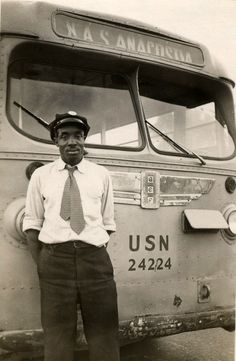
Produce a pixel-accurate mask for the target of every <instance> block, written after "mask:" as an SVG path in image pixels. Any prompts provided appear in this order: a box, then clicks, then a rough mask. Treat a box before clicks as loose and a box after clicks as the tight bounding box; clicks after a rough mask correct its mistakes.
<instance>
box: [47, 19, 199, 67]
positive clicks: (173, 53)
mask: <svg viewBox="0 0 236 361" xmlns="http://www.w3.org/2000/svg"><path fill="white" fill-rule="evenodd" d="M53 30H54V31H55V33H56V34H57V35H59V36H61V37H64V38H69V39H74V40H76V41H80V42H82V43H83V44H85V45H86V44H90V46H93V45H94V46H97V47H99V48H106V49H109V50H113V51H119V52H121V53H125V54H129V55H131V54H132V55H136V56H142V57H145V58H146V57H148V58H150V57H151V58H156V59H157V58H158V59H165V60H169V61H175V62H180V63H186V64H191V65H197V66H203V65H204V59H203V54H202V51H201V49H200V48H198V47H196V46H193V45H189V44H184V43H181V42H178V41H175V40H172V39H167V38H164V37H161V36H159V35H149V34H145V33H143V32H139V31H136V30H134V31H131V30H127V29H125V28H123V27H118V26H116V25H110V24H107V23H105V22H96V21H90V20H88V19H86V20H85V19H82V18H79V17H75V16H69V15H66V14H63V13H57V14H56V15H55V17H54V22H53Z"/></svg>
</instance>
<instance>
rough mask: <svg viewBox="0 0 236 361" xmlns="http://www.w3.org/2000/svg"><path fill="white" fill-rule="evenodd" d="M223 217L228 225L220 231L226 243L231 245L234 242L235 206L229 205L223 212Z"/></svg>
mask: <svg viewBox="0 0 236 361" xmlns="http://www.w3.org/2000/svg"><path fill="white" fill-rule="evenodd" d="M223 215H224V217H225V219H226V221H227V223H228V225H229V228H228V229H225V230H222V234H223V236H224V239H225V240H226V242H228V243H233V242H234V241H235V240H236V205H235V204H229V205H228V206H227V207H226V208H225V209H224V210H223Z"/></svg>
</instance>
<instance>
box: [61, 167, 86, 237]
mask: <svg viewBox="0 0 236 361" xmlns="http://www.w3.org/2000/svg"><path fill="white" fill-rule="evenodd" d="M66 169H67V170H68V172H69V177H68V178H67V180H66V183H65V187H64V191H63V195H62V202H61V211H60V216H61V217H62V218H63V219H64V220H65V221H67V220H70V226H71V228H72V229H73V231H74V232H76V233H77V234H80V233H81V232H82V230H83V229H84V227H85V220H84V213H83V208H82V203H81V197H80V191H79V188H78V185H77V182H76V179H75V177H74V171H75V170H76V169H77V166H75V167H70V166H68V165H66Z"/></svg>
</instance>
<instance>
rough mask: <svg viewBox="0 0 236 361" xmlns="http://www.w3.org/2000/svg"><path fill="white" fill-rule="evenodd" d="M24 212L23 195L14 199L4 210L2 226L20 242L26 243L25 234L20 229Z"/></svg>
mask: <svg viewBox="0 0 236 361" xmlns="http://www.w3.org/2000/svg"><path fill="white" fill-rule="evenodd" d="M24 214H25V197H20V198H17V199H14V201H12V202H11V203H10V204H9V205H8V206H7V208H6V210H5V212H4V218H3V222H4V226H5V229H6V231H7V233H8V234H9V235H10V236H11V237H12V238H14V239H15V240H17V241H18V242H20V243H23V244H25V243H26V236H25V234H24V232H23V231H22V223H23V218H24Z"/></svg>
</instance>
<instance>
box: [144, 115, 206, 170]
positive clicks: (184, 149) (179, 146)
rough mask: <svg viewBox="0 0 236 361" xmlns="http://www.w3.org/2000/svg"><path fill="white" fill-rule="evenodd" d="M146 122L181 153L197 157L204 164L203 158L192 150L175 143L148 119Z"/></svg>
mask: <svg viewBox="0 0 236 361" xmlns="http://www.w3.org/2000/svg"><path fill="white" fill-rule="evenodd" d="M145 122H146V124H148V125H149V126H150V127H151V128H152V129H153V130H154V131H155V132H156V133H157V134H159V135H160V136H161V137H162V138H163V139H165V140H166V142H167V143H169V144H170V145H171V146H172V147H173V148H175V149H177V150H180V151H181V152H182V153H185V154H187V155H191V156H193V157H194V158H197V159H199V160H200V162H201V164H203V165H206V162H205V160H204V159H203V158H202V157H201V156H200V155H198V154H196V153H194V152H193V151H192V150H189V149H187V148H186V147H184V146H183V145H180V144H178V143H176V142H175V141H174V140H173V139H171V138H170V137H168V135H166V134H164V133H162V131H160V130H159V129H158V128H156V127H155V126H154V125H152V123H150V122H149V121H148V120H145Z"/></svg>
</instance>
